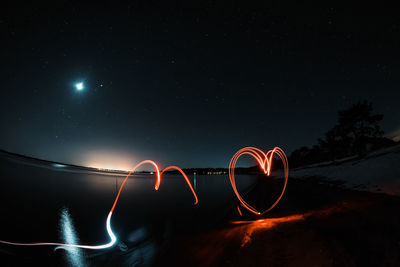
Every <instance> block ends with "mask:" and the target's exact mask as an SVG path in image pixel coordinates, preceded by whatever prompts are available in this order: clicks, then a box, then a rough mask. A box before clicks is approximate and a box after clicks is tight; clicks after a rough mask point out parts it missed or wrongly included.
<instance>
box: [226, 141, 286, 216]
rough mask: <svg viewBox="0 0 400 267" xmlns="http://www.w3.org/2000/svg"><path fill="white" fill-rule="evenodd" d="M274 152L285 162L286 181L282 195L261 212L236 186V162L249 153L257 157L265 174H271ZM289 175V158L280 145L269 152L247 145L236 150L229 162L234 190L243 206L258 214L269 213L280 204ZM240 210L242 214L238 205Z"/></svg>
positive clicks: (230, 178) (230, 177)
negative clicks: (243, 196) (249, 202)
mask: <svg viewBox="0 0 400 267" xmlns="http://www.w3.org/2000/svg"><path fill="white" fill-rule="evenodd" d="M274 153H275V154H277V155H278V156H279V157H280V158H281V160H282V162H283V168H284V173H285V181H284V185H283V189H282V192H281V194H280V196H279V197H278V199H277V200H276V201H275V202H274V203H273V204H272V205H271V206H270V207H269V208H268V209H266V210H265V211H263V212H260V211H258V210H256V209H255V208H253V207H252V206H251V205H250V204H248V203H247V202H246V201H244V199H243V198H242V197H241V196H240V194H239V192H238V190H237V188H236V180H235V166H236V162H237V161H238V159H239V158H240V157H241V156H242V155H246V154H247V155H250V156H252V157H254V158H255V159H256V161H257V162H258V165H259V166H260V167H261V169H262V170H263V171H264V174H266V175H267V176H269V175H270V174H271V165H272V159H273V156H274ZM288 177H289V164H288V160H287V158H286V155H285V153H284V152H283V150H282V149H281V148H279V147H275V148H274V149H272V150H269V151H268V152H267V153H264V152H263V151H262V150H260V149H258V148H255V147H245V148H242V149H240V150H239V151H238V152H236V154H235V155H234V156H233V157H232V159H231V162H230V163H229V180H230V181H231V184H232V188H233V191H234V192H235V194H236V196H237V198H238V199H239V201H240V203H241V205H242V206H243V207H245V208H246V209H247V210H249V211H250V212H252V213H254V214H257V215H263V214H265V213H267V212H268V211H270V210H271V209H273V208H274V207H275V206H276V204H278V202H279V201H280V200H281V198H282V196H283V194H284V193H285V189H286V185H287V181H288ZM238 211H239V214H240V215H242V214H241V211H240V209H239V207H238Z"/></svg>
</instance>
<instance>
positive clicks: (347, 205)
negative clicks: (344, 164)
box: [157, 177, 400, 266]
mask: <svg viewBox="0 0 400 267" xmlns="http://www.w3.org/2000/svg"><path fill="white" fill-rule="evenodd" d="M280 183H281V182H280V181H274V180H272V179H260V182H259V185H258V186H257V187H255V188H254V190H253V191H251V192H250V193H249V194H248V195H247V196H246V197H245V199H246V200H248V202H250V203H255V205H256V206H258V207H261V206H263V205H264V206H265V203H268V202H269V203H271V201H273V197H274V196H276V192H278V191H279V186H281V184H280ZM274 194H275V195H274ZM241 211H242V212H243V216H240V215H239V214H238V212H237V209H236V208H234V209H232V211H231V212H230V214H229V215H228V217H227V218H226V220H224V221H223V222H221V223H220V224H218V225H215V227H213V228H212V229H209V230H206V231H203V232H199V233H196V234H194V235H191V236H181V237H179V238H177V239H175V240H174V241H173V242H172V243H170V245H169V248H168V249H167V250H166V251H165V252H164V255H163V256H161V257H160V258H159V262H157V265H164V266H167V265H168V266H172V265H174V266H400V213H399V211H400V197H398V196H389V195H386V194H377V193H370V192H361V191H356V190H350V189H345V188H344V187H343V186H342V183H341V182H332V181H330V182H328V181H324V180H323V179H321V178H319V177H309V178H307V179H301V180H300V179H291V180H290V181H289V184H288V188H287V191H286V193H285V195H284V197H283V198H282V200H281V202H280V203H279V204H278V206H277V207H276V208H275V209H273V210H272V211H271V212H270V213H268V214H267V215H266V216H265V217H264V218H259V217H256V216H255V215H252V214H249V213H248V212H246V211H244V209H241Z"/></svg>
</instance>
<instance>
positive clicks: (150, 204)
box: [0, 155, 256, 266]
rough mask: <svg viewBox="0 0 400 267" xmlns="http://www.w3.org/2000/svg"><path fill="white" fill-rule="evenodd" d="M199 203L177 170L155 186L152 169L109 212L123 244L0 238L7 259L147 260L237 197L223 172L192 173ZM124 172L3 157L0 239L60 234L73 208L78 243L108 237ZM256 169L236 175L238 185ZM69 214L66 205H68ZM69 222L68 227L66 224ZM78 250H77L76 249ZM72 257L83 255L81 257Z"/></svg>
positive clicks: (246, 184) (214, 219)
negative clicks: (70, 247)
mask: <svg viewBox="0 0 400 267" xmlns="http://www.w3.org/2000/svg"><path fill="white" fill-rule="evenodd" d="M189 177H190V179H191V181H192V184H195V188H196V193H197V195H198V198H199V204H198V205H196V206H194V205H193V203H194V198H193V195H192V194H191V191H190V189H189V187H188V186H187V184H186V182H185V180H184V179H183V177H182V176H180V175H164V177H163V180H162V182H161V186H160V189H159V190H158V191H155V190H154V183H155V176H154V175H150V174H142V175H133V176H131V177H130V179H128V182H127V183H126V185H125V187H124V190H123V192H122V194H121V197H120V200H119V202H118V206H117V208H116V209H115V211H114V215H113V217H112V222H111V225H112V228H113V230H114V232H115V233H116V235H117V237H118V244H117V245H115V246H114V247H113V248H111V249H106V250H102V251H90V250H77V251H70V252H66V251H64V250H57V251H53V249H54V247H15V246H7V245H2V244H0V260H1V261H2V262H3V263H4V264H2V266H8V265H10V266H13V265H15V266H19V265H21V266H22V265H26V264H29V265H32V264H33V263H39V264H42V265H64V266H68V265H69V264H73V265H81V266H85V265H88V266H91V265H96V266H100V265H105V266H116V265H117V266H118V265H128V266H130V265H142V266H146V265H150V264H151V263H152V262H153V261H154V260H155V259H156V258H159V257H163V251H165V248H166V247H167V246H168V242H169V240H171V239H173V238H174V237H176V236H179V235H190V234H192V233H194V232H197V231H202V230H204V229H206V228H207V227H210V226H212V225H214V224H216V223H218V222H219V221H220V220H221V219H222V218H223V217H224V215H225V214H226V212H227V211H228V210H229V209H230V208H231V207H232V206H233V205H234V204H235V203H236V198H235V195H234V193H233V190H232V188H231V185H230V182H229V179H228V177H227V176H226V175H207V176H200V175H198V176H197V177H196V180H195V181H194V177H193V175H189ZM123 179H124V176H118V175H106V174H100V173H95V172H90V171H82V170H74V169H71V168H66V167H60V166H52V165H49V164H39V163H32V162H29V161H27V160H20V159H16V158H13V157H11V158H10V157H9V156H5V155H1V157H0V200H1V202H0V207H1V221H0V226H1V227H0V239H1V240H7V241H12V242H60V241H62V236H63V232H64V233H65V231H66V229H65V227H63V226H62V225H60V219H61V214H62V211H63V210H64V211H68V212H67V214H69V220H70V221H72V222H73V226H74V228H75V234H76V235H75V237H76V238H79V243H80V244H88V245H98V244H104V243H107V242H108V235H107V233H106V229H105V221H106V217H107V215H108V212H109V210H110V208H111V206H112V204H113V201H114V199H115V196H116V191H117V188H118V187H119V186H120V185H121V183H122V180H123ZM255 181H256V178H255V177H251V176H247V175H242V176H238V178H237V184H238V188H239V190H241V191H245V190H248V189H249V188H250V187H251V186H252V185H253V184H254V182H255ZM64 215H65V213H64ZM67 230H68V229H67ZM74 253H75V254H74ZM74 257H78V258H79V259H77V260H76V261H74V260H73V258H74Z"/></svg>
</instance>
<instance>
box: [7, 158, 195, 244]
mask: <svg viewBox="0 0 400 267" xmlns="http://www.w3.org/2000/svg"><path fill="white" fill-rule="evenodd" d="M143 164H150V165H153V166H154V168H155V169H156V177H157V179H156V184H155V186H154V189H155V190H158V189H159V188H160V184H161V177H162V174H163V173H164V172H165V171H167V170H171V169H175V170H177V171H179V172H180V173H181V174H182V176H183V178H184V179H185V180H186V183H187V184H188V186H189V188H190V190H191V191H192V194H193V197H194V199H195V201H194V205H196V204H197V203H198V202H199V200H198V198H197V195H196V192H195V191H194V189H193V186H192V184H191V183H190V180H189V178H188V177H187V176H186V174H185V173H184V172H183V170H182V169H181V168H179V167H177V166H168V167H166V168H165V169H164V170H162V171H161V172H160V168H159V167H158V165H157V164H156V163H155V162H154V161H152V160H144V161H142V162H140V163H139V164H137V165H136V166H135V167H134V168H133V169H132V170H131V171H130V172H129V173H128V175H127V176H126V177H125V179H124V181H123V182H122V184H121V186H120V188H119V191H118V194H117V196H116V198H115V200H114V203H113V205H112V207H111V209H110V211H109V213H108V216H107V220H106V230H107V234H108V236H109V238H110V241H109V242H108V243H106V244H103V245H79V244H65V243H54V242H35V243H19V242H9V241H4V240H0V243H2V244H7V245H14V246H58V247H57V248H56V249H59V248H65V247H75V248H84V249H105V248H109V247H112V246H113V245H114V244H115V242H116V241H117V237H116V236H115V234H114V233H113V231H112V229H111V217H112V214H113V212H114V209H115V207H116V206H117V203H118V199H119V196H120V195H121V191H122V188H123V187H124V185H125V182H126V181H127V180H128V178H129V176H130V175H131V174H132V173H133V172H134V171H135V170H136V169H137V168H138V167H140V166H141V165H143Z"/></svg>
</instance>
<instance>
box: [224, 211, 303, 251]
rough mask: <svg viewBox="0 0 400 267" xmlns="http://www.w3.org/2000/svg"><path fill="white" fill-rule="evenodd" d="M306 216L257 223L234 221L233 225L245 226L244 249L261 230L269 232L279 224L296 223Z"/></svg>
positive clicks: (258, 221) (292, 216) (298, 215)
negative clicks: (254, 234)
mask: <svg viewBox="0 0 400 267" xmlns="http://www.w3.org/2000/svg"><path fill="white" fill-rule="evenodd" d="M304 218H305V216H304V215H303V214H297V215H291V216H287V217H281V218H270V219H259V220H256V221H234V222H232V224H244V225H245V228H246V230H245V235H244V237H243V239H242V244H241V247H244V246H245V245H246V244H248V243H249V242H250V241H251V237H252V235H253V233H254V232H256V231H259V230H268V229H271V228H273V227H275V226H277V225H279V224H282V223H287V222H296V221H301V220H304Z"/></svg>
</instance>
